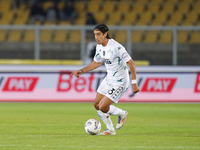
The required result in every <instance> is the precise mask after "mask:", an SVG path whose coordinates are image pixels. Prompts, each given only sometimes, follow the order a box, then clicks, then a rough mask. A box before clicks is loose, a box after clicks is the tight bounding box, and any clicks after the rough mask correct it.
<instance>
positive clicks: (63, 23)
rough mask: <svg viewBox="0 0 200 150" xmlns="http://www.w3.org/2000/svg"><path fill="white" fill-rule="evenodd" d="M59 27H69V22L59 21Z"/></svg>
mask: <svg viewBox="0 0 200 150" xmlns="http://www.w3.org/2000/svg"><path fill="white" fill-rule="evenodd" d="M59 25H71V22H70V21H60V22H59Z"/></svg>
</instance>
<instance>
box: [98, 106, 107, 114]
mask: <svg viewBox="0 0 200 150" xmlns="http://www.w3.org/2000/svg"><path fill="white" fill-rule="evenodd" d="M99 110H101V111H102V112H103V113H107V112H108V111H109V108H107V107H105V106H99Z"/></svg>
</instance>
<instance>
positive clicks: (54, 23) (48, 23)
mask: <svg viewBox="0 0 200 150" xmlns="http://www.w3.org/2000/svg"><path fill="white" fill-rule="evenodd" d="M44 25H56V22H51V21H45V22H44Z"/></svg>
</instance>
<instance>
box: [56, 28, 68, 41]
mask: <svg viewBox="0 0 200 150" xmlns="http://www.w3.org/2000/svg"><path fill="white" fill-rule="evenodd" d="M67 32H68V31H67V30H58V31H56V32H55V36H54V39H53V41H54V42H55V43H64V42H66V40H67Z"/></svg>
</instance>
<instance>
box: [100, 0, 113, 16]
mask: <svg viewBox="0 0 200 150" xmlns="http://www.w3.org/2000/svg"><path fill="white" fill-rule="evenodd" d="M115 7H116V3H115V2H112V1H106V2H104V3H103V4H102V10H101V11H104V12H107V13H109V12H113V11H115Z"/></svg>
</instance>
